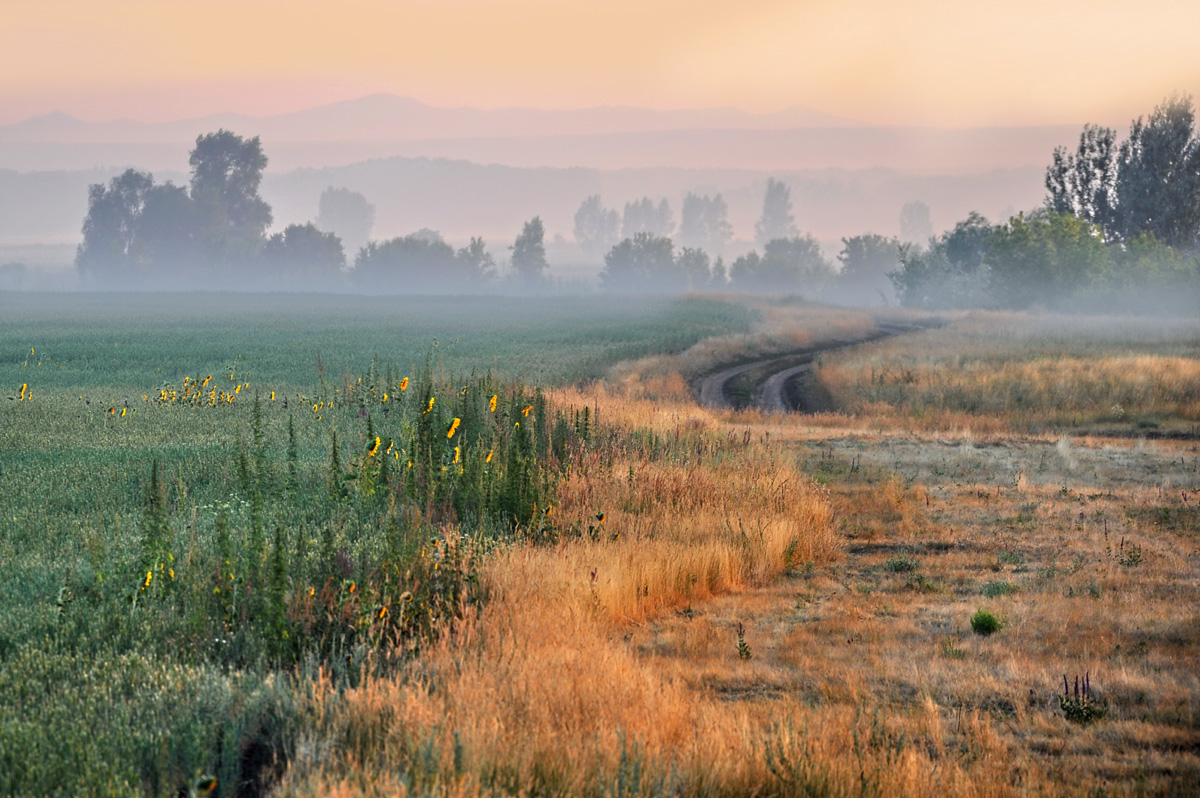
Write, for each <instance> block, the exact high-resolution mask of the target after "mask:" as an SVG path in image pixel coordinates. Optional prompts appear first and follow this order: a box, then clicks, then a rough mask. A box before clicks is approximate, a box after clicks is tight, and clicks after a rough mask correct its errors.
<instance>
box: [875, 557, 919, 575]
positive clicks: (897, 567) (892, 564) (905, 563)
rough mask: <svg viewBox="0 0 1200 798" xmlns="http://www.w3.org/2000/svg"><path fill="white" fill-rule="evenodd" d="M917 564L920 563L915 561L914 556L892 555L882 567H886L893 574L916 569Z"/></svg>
mask: <svg viewBox="0 0 1200 798" xmlns="http://www.w3.org/2000/svg"><path fill="white" fill-rule="evenodd" d="M919 566H920V563H919V562H917V560H916V558H914V557H892V558H891V559H890V560H888V561H887V562H886V563H884V564H883V567H884V568H887V569H888V570H889V571H891V572H892V573H894V574H902V573H907V572H909V571H915V570H917V568H918V567H919Z"/></svg>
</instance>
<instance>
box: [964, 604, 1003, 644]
mask: <svg viewBox="0 0 1200 798" xmlns="http://www.w3.org/2000/svg"><path fill="white" fill-rule="evenodd" d="M1003 628H1004V621H1003V619H1001V618H1000V617H998V616H996V615H994V614H993V613H990V612H988V611H987V610H985V609H978V610H976V611H975V614H974V615H972V616H971V631H972V632H974V633H975V634H977V635H982V636H984V637H987V636H988V635H992V634H995V633H996V632H999V631H1000V630H1001V629H1003Z"/></svg>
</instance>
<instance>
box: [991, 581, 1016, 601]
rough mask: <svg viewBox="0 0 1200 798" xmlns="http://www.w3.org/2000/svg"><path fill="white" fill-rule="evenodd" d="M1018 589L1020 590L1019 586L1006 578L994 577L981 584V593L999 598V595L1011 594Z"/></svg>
mask: <svg viewBox="0 0 1200 798" xmlns="http://www.w3.org/2000/svg"><path fill="white" fill-rule="evenodd" d="M1018 590H1020V588H1019V587H1017V586H1016V585H1014V584H1013V583H1012V582H1009V581H1008V580H1006V579H995V580H992V581H991V582H988V583H987V584H986V585H984V586H983V590H982V593H983V595H985V596H987V597H988V598H999V597H1000V596H1011V595H1012V594H1013V593H1016V592H1017V591H1018Z"/></svg>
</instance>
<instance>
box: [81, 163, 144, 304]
mask: <svg viewBox="0 0 1200 798" xmlns="http://www.w3.org/2000/svg"><path fill="white" fill-rule="evenodd" d="M153 186H154V177H153V176H152V175H151V174H150V173H149V172H139V171H137V170H136V169H127V170H125V172H123V173H122V174H121V175H119V176H117V177H114V178H113V179H112V180H110V181H109V182H108V186H107V187H105V186H104V184H102V183H95V184H93V185H91V186H89V187H88V212H87V216H86V217H84V220H83V242H82V243H80V245H79V247H78V248H77V249H76V251H75V265H76V268H78V269H79V272H80V274H82V275H83V276H85V277H94V278H97V279H103V280H109V281H113V280H126V279H132V278H134V277H136V276H138V273H139V272H140V271H143V270H144V268H145V264H144V262H143V261H142V260H141V258H140V257H139V255H140V252H139V250H140V249H141V246H140V242H139V240H138V233H139V221H140V219H141V215H142V208H143V207H144V205H145V202H146V194H147V192H149V190H150V189H151V188H152V187H153Z"/></svg>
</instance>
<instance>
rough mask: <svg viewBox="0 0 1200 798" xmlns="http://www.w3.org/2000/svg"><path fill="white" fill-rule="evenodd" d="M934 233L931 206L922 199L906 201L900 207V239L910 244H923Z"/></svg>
mask: <svg viewBox="0 0 1200 798" xmlns="http://www.w3.org/2000/svg"><path fill="white" fill-rule="evenodd" d="M932 235H933V223H932V222H931V221H930V218H929V206H928V205H926V204H925V203H924V202H921V201H920V200H913V201H912V202H906V203H904V207H902V208H901V209H900V239H901V240H902V241H904V242H905V243H909V244H923V243H925V241H926V239H928V238H930V237H931V236H932Z"/></svg>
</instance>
